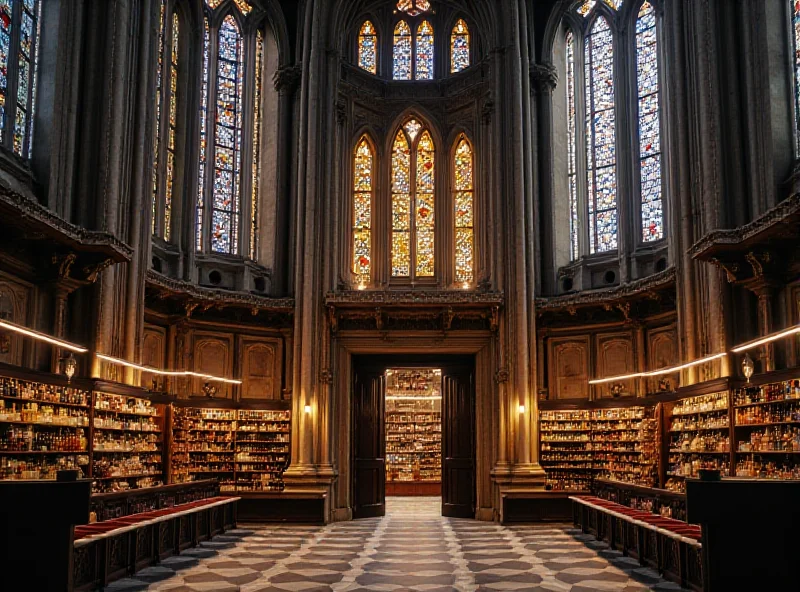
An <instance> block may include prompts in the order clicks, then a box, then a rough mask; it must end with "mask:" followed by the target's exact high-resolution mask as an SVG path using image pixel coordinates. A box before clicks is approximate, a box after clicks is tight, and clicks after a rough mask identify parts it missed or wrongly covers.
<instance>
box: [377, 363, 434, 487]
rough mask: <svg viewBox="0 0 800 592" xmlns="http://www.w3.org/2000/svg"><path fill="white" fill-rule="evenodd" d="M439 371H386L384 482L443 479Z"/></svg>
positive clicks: (432, 481)
mask: <svg viewBox="0 0 800 592" xmlns="http://www.w3.org/2000/svg"><path fill="white" fill-rule="evenodd" d="M441 384H442V372H441V370H439V369H393V370H387V372H386V481H387V482H388V483H440V482H441V480H442V390H441Z"/></svg>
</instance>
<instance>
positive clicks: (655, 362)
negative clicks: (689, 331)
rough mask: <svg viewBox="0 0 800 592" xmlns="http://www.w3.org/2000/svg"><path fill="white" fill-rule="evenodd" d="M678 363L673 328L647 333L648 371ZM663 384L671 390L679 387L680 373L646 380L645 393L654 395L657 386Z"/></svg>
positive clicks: (675, 332) (676, 338)
mask: <svg viewBox="0 0 800 592" xmlns="http://www.w3.org/2000/svg"><path fill="white" fill-rule="evenodd" d="M678 363H680V360H679V359H678V333H677V331H676V329H675V327H674V326H669V327H659V328H658V329H653V330H652V331H648V333H647V367H648V369H650V370H658V369H659V368H667V367H669V366H674V365H676V364H678ZM662 381H663V383H664V385H665V386H667V382H668V383H669V385H668V386H669V388H668V389H666V390H672V389H674V388H677V387H678V386H680V384H679V381H680V373H675V374H670V375H666V376H662V377H658V378H656V377H654V378H648V379H647V384H646V386H647V392H648V393H655V392H658V391H659V390H661V389H659V384H660V383H662Z"/></svg>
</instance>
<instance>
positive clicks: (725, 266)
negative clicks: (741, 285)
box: [708, 257, 740, 284]
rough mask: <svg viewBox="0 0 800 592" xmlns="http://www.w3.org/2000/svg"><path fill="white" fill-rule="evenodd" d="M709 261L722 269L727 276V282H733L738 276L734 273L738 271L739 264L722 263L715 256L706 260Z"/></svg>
mask: <svg viewBox="0 0 800 592" xmlns="http://www.w3.org/2000/svg"><path fill="white" fill-rule="evenodd" d="M708 262H709V263H711V264H712V265H715V266H717V267H719V268H720V269H721V270H722V271H724V272H725V275H726V276H727V277H728V283H729V284H735V283H736V282H737V281H738V279H739V278H737V277H736V274H737V273H739V271H740V270H739V265H738V264H737V263H723V262H722V261H720V260H719V259H717V258H716V257H712V258H711V259H709V260H708Z"/></svg>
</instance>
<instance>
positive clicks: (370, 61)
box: [358, 21, 378, 74]
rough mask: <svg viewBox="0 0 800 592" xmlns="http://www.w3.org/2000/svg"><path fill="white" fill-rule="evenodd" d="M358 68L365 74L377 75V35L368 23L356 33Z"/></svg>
mask: <svg viewBox="0 0 800 592" xmlns="http://www.w3.org/2000/svg"><path fill="white" fill-rule="evenodd" d="M358 66H359V67H360V68H362V69H363V70H366V71H367V72H371V73H373V74H377V73H378V34H377V32H376V31H375V27H374V26H373V25H372V23H371V22H369V21H367V22H365V23H364V24H363V25H362V26H361V31H360V32H359V33H358Z"/></svg>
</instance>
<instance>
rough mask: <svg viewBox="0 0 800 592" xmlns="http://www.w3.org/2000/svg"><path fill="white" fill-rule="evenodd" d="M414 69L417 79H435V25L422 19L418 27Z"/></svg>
mask: <svg viewBox="0 0 800 592" xmlns="http://www.w3.org/2000/svg"><path fill="white" fill-rule="evenodd" d="M416 56H417V60H416V65H415V69H414V74H415V78H416V79H417V80H433V27H432V26H431V24H430V23H429V22H428V21H422V22H421V23H420V24H419V26H418V27H417V51H416Z"/></svg>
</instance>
